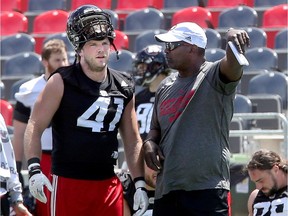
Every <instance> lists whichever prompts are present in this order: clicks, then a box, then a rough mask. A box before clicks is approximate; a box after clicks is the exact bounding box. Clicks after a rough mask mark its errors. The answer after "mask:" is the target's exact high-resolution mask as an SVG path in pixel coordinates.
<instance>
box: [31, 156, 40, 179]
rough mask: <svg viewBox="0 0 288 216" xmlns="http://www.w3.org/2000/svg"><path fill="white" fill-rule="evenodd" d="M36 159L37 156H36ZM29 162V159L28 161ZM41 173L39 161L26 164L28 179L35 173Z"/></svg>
mask: <svg viewBox="0 0 288 216" xmlns="http://www.w3.org/2000/svg"><path fill="white" fill-rule="evenodd" d="M37 159H38V158H37ZM30 162H31V161H30ZM39 173H41V167H40V163H31V164H30V165H29V166H28V175H29V179H30V178H31V177H32V176H33V175H35V174H39Z"/></svg>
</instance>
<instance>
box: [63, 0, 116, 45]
mask: <svg viewBox="0 0 288 216" xmlns="http://www.w3.org/2000/svg"><path fill="white" fill-rule="evenodd" d="M66 31H67V36H68V39H69V40H70V42H71V43H72V44H73V46H74V47H75V50H79V48H80V47H81V45H83V44H84V43H85V42H87V41H89V40H92V39H94V40H103V39H104V38H106V37H108V39H109V40H110V42H111V43H113V40H114V38H115V36H116V33H115V32H114V28H113V26H112V22H111V20H110V15H109V14H108V13H106V12H104V11H103V10H102V9H100V8H98V7H96V6H94V5H83V6H80V7H79V8H77V9H76V10H74V11H73V12H72V13H70V15H69V17H68V21H67V29H66Z"/></svg>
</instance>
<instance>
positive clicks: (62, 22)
mask: <svg viewBox="0 0 288 216" xmlns="http://www.w3.org/2000/svg"><path fill="white" fill-rule="evenodd" d="M68 15H69V13H68V12H67V11H63V10H50V11H45V12H43V13H40V14H39V15H37V16H36V17H35V19H34V22H33V32H32V35H33V37H34V38H35V40H36V47H35V52H36V53H41V49H42V43H43V40H44V39H45V37H47V36H48V34H54V33H62V32H65V31H66V25H67V19H68Z"/></svg>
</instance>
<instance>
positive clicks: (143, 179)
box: [133, 176, 145, 184]
mask: <svg viewBox="0 0 288 216" xmlns="http://www.w3.org/2000/svg"><path fill="white" fill-rule="evenodd" d="M141 180H142V181H145V178H144V177H143V176H140V177H136V178H134V179H133V182H134V184H135V183H136V182H137V181H141Z"/></svg>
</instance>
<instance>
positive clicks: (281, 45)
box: [274, 28, 288, 50]
mask: <svg viewBox="0 0 288 216" xmlns="http://www.w3.org/2000/svg"><path fill="white" fill-rule="evenodd" d="M287 40H288V28H286V29H282V30H280V31H279V32H278V33H277V34H276V35H275V43H274V49H286V50H287V48H288V43H287Z"/></svg>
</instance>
